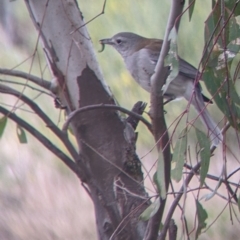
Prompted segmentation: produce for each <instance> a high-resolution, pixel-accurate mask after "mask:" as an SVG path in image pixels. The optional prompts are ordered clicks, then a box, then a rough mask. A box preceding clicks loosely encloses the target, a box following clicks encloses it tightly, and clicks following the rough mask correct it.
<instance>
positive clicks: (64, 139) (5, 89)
mask: <svg viewBox="0 0 240 240" xmlns="http://www.w3.org/2000/svg"><path fill="white" fill-rule="evenodd" d="M0 92H1V93H5V94H11V95H14V96H16V97H18V98H19V99H21V100H22V101H23V102H25V103H26V104H27V105H28V106H29V107H30V108H31V109H32V110H33V111H34V112H35V113H36V114H37V115H38V116H39V117H40V118H41V119H42V120H43V121H44V122H45V124H46V125H47V127H49V128H50V129H51V130H52V131H53V133H54V134H55V135H56V136H57V137H58V138H59V139H60V140H61V141H62V142H63V143H64V145H65V146H66V148H67V149H68V151H69V153H70V154H71V155H72V157H73V158H74V160H75V161H77V160H78V159H79V156H78V153H77V152H76V150H75V148H74V147H73V145H72V144H71V143H70V141H69V140H68V137H67V135H66V134H64V133H63V132H62V131H61V130H60V129H59V128H58V127H57V126H56V125H55V124H54V123H53V121H52V120H51V119H50V118H49V117H48V116H47V115H46V114H45V113H44V112H43V111H42V110H41V108H40V107H39V106H38V105H37V104H36V103H34V102H33V101H31V100H30V99H29V98H27V97H26V96H25V95H23V94H22V93H20V92H18V91H16V90H14V89H12V88H10V87H8V86H5V85H3V84H0Z"/></svg>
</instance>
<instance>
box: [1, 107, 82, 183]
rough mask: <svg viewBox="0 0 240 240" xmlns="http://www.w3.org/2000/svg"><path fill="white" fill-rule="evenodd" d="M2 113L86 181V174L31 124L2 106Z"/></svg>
mask: <svg viewBox="0 0 240 240" xmlns="http://www.w3.org/2000/svg"><path fill="white" fill-rule="evenodd" d="M0 112H1V113H2V114H3V115H5V116H7V117H8V118H10V119H11V120H13V121H14V122H16V123H17V124H19V125H20V126H21V127H23V128H24V129H25V130H27V131H28V132H29V133H31V134H32V135H33V136H34V137H35V138H36V139H38V141H39V142H41V143H42V144H43V145H44V146H45V147H46V148H47V149H49V150H50V151H51V152H52V153H54V154H55V155H56V156H57V157H58V158H60V159H61V160H62V161H63V162H64V163H65V164H66V165H67V166H68V167H69V168H70V169H71V170H72V171H73V172H74V173H76V174H77V176H78V177H80V179H84V177H83V176H84V172H82V171H81V170H80V168H79V167H78V166H77V164H76V163H75V162H74V161H72V160H71V159H70V158H69V157H68V156H67V155H66V154H65V153H64V152H62V151H61V150H60V149H59V148H57V147H56V146H55V145H54V144H52V142H50V141H49V140H48V138H46V137H45V136H44V135H43V134H42V133H40V132H39V131H38V130H37V129H35V128H34V127H32V126H31V125H30V124H29V123H27V122H26V121H24V120H23V119H21V118H19V117H18V116H17V115H16V114H15V113H12V112H10V111H8V110H7V109H5V108H3V107H1V106H0Z"/></svg>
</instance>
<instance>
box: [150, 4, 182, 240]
mask: <svg viewBox="0 0 240 240" xmlns="http://www.w3.org/2000/svg"><path fill="white" fill-rule="evenodd" d="M183 7H184V1H183V0H172V7H171V12H170V15H169V19H168V24H167V28H166V32H165V36H164V42H163V45H162V49H161V52H160V56H159V59H158V63H157V65H156V69H155V71H156V72H155V74H154V75H153V77H152V79H151V86H152V87H151V117H152V124H153V134H154V137H155V141H156V142H157V143H158V142H159V143H158V149H159V151H160V150H162V151H163V161H164V168H165V169H164V174H165V185H166V192H167V191H168V186H169V182H170V169H171V166H170V165H171V152H170V146H169V136H168V132H167V126H166V122H165V119H164V110H163V96H162V91H161V89H162V86H163V85H164V83H165V80H166V78H167V73H168V69H167V68H166V67H164V58H165V56H166V55H167V53H168V49H169V40H168V39H169V33H170V31H171V30H172V28H173V26H174V24H175V22H176V19H177V18H178V17H179V16H180V15H181V13H182V10H183ZM176 25H177V26H176V28H178V25H179V21H178V22H177V24H176ZM159 139H161V140H160V141H159ZM160 201H161V205H160V208H159V210H158V212H157V213H156V214H155V215H154V216H153V217H152V218H151V219H150V220H149V222H148V227H147V231H146V234H145V239H146V240H151V239H156V238H157V235H158V230H159V225H160V223H161V221H162V216H163V211H164V208H165V203H166V199H160ZM167 227H168V226H167Z"/></svg>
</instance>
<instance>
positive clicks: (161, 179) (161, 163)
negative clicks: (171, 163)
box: [155, 152, 167, 199]
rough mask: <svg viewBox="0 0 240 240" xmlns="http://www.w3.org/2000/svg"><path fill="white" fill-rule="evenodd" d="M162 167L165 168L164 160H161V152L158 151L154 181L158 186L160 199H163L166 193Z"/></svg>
mask: <svg viewBox="0 0 240 240" xmlns="http://www.w3.org/2000/svg"><path fill="white" fill-rule="evenodd" d="M164 169H165V166H164V160H163V157H162V154H161V153H160V152H159V155H158V165H157V172H156V176H155V181H156V185H157V187H158V191H159V194H160V196H161V198H162V199H165V198H166V195H167V193H166V183H165V172H164Z"/></svg>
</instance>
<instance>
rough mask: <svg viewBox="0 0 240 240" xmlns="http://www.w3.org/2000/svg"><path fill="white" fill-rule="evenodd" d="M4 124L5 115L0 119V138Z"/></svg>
mask: <svg viewBox="0 0 240 240" xmlns="http://www.w3.org/2000/svg"><path fill="white" fill-rule="evenodd" d="M6 125H7V117H5V116H4V117H2V118H1V119H0V138H1V137H2V135H3V132H4V129H5V127H6Z"/></svg>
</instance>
